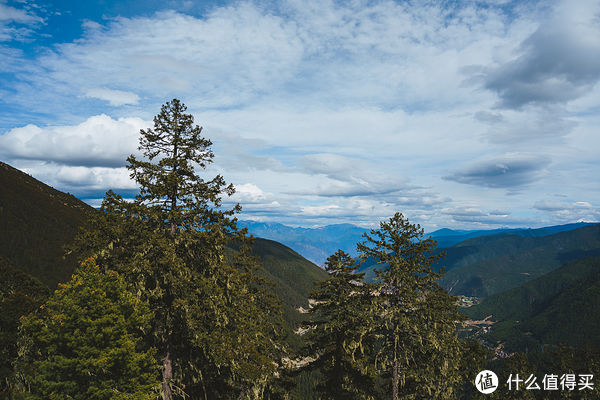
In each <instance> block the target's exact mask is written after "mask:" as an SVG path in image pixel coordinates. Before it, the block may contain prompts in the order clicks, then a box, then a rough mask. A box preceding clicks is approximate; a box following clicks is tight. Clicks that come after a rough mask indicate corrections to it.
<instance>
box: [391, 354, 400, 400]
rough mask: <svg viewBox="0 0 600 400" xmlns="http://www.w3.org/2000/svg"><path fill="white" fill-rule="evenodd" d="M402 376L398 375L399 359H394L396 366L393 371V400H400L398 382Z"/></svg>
mask: <svg viewBox="0 0 600 400" xmlns="http://www.w3.org/2000/svg"><path fill="white" fill-rule="evenodd" d="M399 381H400V377H399V376H398V360H397V359H396V360H394V367H393V371H392V400H398V382H399Z"/></svg>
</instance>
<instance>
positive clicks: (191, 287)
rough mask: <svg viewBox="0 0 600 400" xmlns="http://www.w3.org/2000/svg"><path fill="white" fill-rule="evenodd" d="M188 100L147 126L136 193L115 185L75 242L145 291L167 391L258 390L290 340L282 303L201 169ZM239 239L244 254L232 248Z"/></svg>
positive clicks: (135, 173) (203, 394)
mask: <svg viewBox="0 0 600 400" xmlns="http://www.w3.org/2000/svg"><path fill="white" fill-rule="evenodd" d="M185 111H186V107H185V105H184V104H183V103H181V102H180V101H179V100H177V99H174V100H172V101H170V102H168V103H166V104H164V105H163V106H162V108H161V112H160V113H159V114H158V115H157V116H156V117H155V118H154V128H153V129H146V130H141V132H140V134H141V137H140V147H139V148H140V150H142V152H143V155H144V158H143V159H137V158H136V157H135V156H133V155H132V156H130V157H129V158H128V168H129V170H130V171H131V177H132V178H133V179H135V181H136V182H137V183H138V184H139V186H140V194H139V196H137V198H136V200H135V201H134V202H131V203H129V202H125V201H124V200H123V199H122V198H121V197H120V196H118V195H116V194H114V193H112V192H109V193H107V196H106V197H105V199H104V202H103V205H102V208H101V211H102V212H101V213H100V214H99V215H97V216H96V217H95V223H93V224H92V229H91V230H88V231H87V232H85V233H84V234H82V235H80V237H79V240H78V244H77V245H76V248H77V250H78V251H79V252H80V253H83V254H84V255H89V254H92V255H94V256H95V257H96V258H97V260H98V263H99V264H100V265H106V266H110V268H115V269H117V271H119V272H120V273H122V274H123V276H124V277H125V278H126V279H127V281H128V282H129V284H130V286H131V289H132V290H134V291H135V292H137V293H138V295H139V296H140V297H142V298H144V299H147V300H148V302H149V304H150V307H151V309H152V311H153V312H154V319H153V321H152V330H151V335H150V338H149V339H150V343H151V344H152V345H153V346H155V347H156V348H157V349H158V352H159V357H160V359H161V362H162V377H161V381H162V385H161V393H162V397H163V398H164V399H166V400H171V399H173V398H194V399H210V398H230V397H231V398H234V397H236V398H237V397H246V398H250V397H253V396H255V394H256V393H260V392H261V391H262V390H264V389H265V387H266V386H268V384H269V381H270V379H271V378H272V377H273V375H274V371H275V369H276V368H277V361H278V360H279V355H280V352H281V351H282V347H281V346H280V344H279V342H278V335H279V334H280V332H281V329H280V327H279V321H280V319H281V312H280V306H279V304H278V303H277V299H276V298H274V296H272V295H270V294H269V293H268V292H267V290H266V287H265V283H264V282H263V281H261V280H260V279H258V278H257V276H256V274H255V273H254V272H255V270H256V268H257V263H256V260H255V259H254V258H253V257H252V256H251V254H249V240H248V238H247V237H246V236H245V231H240V230H238V229H237V227H236V223H235V218H234V217H233V216H234V214H235V213H236V212H237V211H239V210H240V207H239V205H236V206H235V207H234V208H233V209H230V210H223V209H222V208H221V201H222V200H221V199H222V197H223V196H228V195H231V194H233V192H234V188H233V186H232V185H227V184H226V183H225V180H224V179H223V177H221V176H220V175H217V176H216V177H214V178H213V179H210V180H205V179H203V178H202V177H201V176H200V175H199V174H198V172H197V171H201V170H203V169H205V168H206V167H207V166H208V165H209V164H210V163H211V162H212V159H213V153H212V151H211V149H210V146H211V144H212V143H211V142H210V140H208V139H205V138H203V137H202V136H201V132H202V128H200V127H199V126H198V125H194V123H193V122H194V119H193V117H192V115H190V114H186V113H185ZM232 245H234V246H235V247H236V248H237V249H238V251H237V252H236V253H237V255H236V256H227V252H228V250H227V249H228V248H230V247H231V246H232Z"/></svg>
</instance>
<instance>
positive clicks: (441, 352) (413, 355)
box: [358, 213, 462, 400]
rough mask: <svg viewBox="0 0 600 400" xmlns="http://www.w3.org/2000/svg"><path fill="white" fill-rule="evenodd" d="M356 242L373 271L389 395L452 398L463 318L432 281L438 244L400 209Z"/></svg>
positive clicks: (380, 362) (380, 356) (379, 362)
mask: <svg viewBox="0 0 600 400" xmlns="http://www.w3.org/2000/svg"><path fill="white" fill-rule="evenodd" d="M364 236H365V241H364V242H363V243H360V244H359V245H358V248H359V250H360V251H361V253H362V258H363V259H367V258H370V259H372V260H375V262H377V263H379V264H380V265H381V266H382V268H381V269H379V270H377V281H378V282H379V289H378V296H376V299H377V302H378V304H379V307H380V309H379V311H378V313H377V316H378V318H379V321H378V324H377V325H378V329H377V330H376V331H375V335H376V336H377V337H378V338H379V346H378V355H377V358H376V363H377V366H378V368H380V369H381V370H382V371H383V372H384V373H385V374H387V375H388V376H389V377H390V380H391V387H390V389H391V390H390V391H391V396H390V397H391V398H392V399H393V400H398V399H399V398H424V399H430V398H436V399H452V398H455V397H456V386H457V385H458V383H459V380H460V375H459V373H458V368H459V358H460V343H459V341H458V338H457V336H456V324H457V323H458V321H460V320H461V319H462V316H461V315H460V314H458V312H457V308H458V307H457V302H456V299H455V298H454V297H452V296H450V295H449V294H448V293H447V292H446V291H445V290H444V289H443V288H442V287H440V286H439V285H438V283H437V282H436V281H437V279H438V278H439V277H440V276H441V274H440V273H437V272H435V271H433V270H432V269H431V266H432V265H433V264H434V263H435V262H436V261H437V260H438V259H439V255H438V256H436V255H434V254H433V250H434V248H435V246H436V242H435V241H433V240H432V239H429V238H427V239H425V238H424V237H423V236H424V231H423V229H422V228H421V227H420V226H418V225H413V224H411V223H410V222H409V221H408V220H407V219H406V218H404V216H403V215H402V214H400V213H396V214H395V215H394V216H393V217H392V218H390V219H389V221H386V222H381V224H380V228H379V229H378V230H371V232H370V234H365V235H364Z"/></svg>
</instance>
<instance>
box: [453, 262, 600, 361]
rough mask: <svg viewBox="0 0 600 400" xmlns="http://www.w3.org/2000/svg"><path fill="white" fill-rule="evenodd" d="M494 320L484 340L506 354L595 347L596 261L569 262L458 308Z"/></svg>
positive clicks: (599, 310)
mask: <svg viewBox="0 0 600 400" xmlns="http://www.w3.org/2000/svg"><path fill="white" fill-rule="evenodd" d="M463 313H465V314H467V315H468V316H470V317H471V318H472V319H475V320H481V319H483V318H485V317H487V316H489V315H491V316H492V317H491V320H492V321H496V323H495V324H494V325H493V327H492V330H491V332H490V333H488V334H486V335H485V338H486V339H487V340H488V341H490V342H493V343H496V342H504V343H506V345H507V348H508V349H509V350H520V351H523V350H526V349H529V350H533V349H535V348H537V347H538V346H539V345H540V344H559V343H562V344H566V345H570V346H575V347H583V346H585V345H588V344H589V345H592V346H595V347H600V257H590V258H585V259H582V260H578V261H574V262H570V263H567V264H565V265H563V266H562V267H560V268H558V269H555V270H554V271H552V272H550V273H548V274H546V275H544V276H542V277H540V278H537V279H535V280H533V281H531V282H528V283H525V284H523V285H521V286H519V287H517V288H514V289H511V290H508V291H506V292H503V293H499V294H496V295H494V296H490V297H488V298H486V299H484V300H483V301H482V302H481V303H480V304H478V305H475V306H473V307H470V308H466V309H463Z"/></svg>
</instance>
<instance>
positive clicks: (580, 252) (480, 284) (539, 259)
mask: <svg viewBox="0 0 600 400" xmlns="http://www.w3.org/2000/svg"><path fill="white" fill-rule="evenodd" d="M447 250H448V253H449V256H450V257H449V260H448V261H450V263H449V264H446V262H444V264H445V265H448V268H447V269H448V272H447V273H446V275H444V277H443V278H442V280H441V283H442V284H443V285H444V286H445V287H447V288H449V289H450V290H451V291H452V293H454V294H462V295H467V296H477V297H485V296H489V295H493V294H495V293H500V292H502V291H505V290H508V289H511V288H514V287H517V286H519V285H521V284H523V283H525V282H527V281H530V280H532V279H535V278H537V277H540V276H542V275H544V274H546V273H548V272H550V271H552V270H554V269H556V268H558V267H559V266H561V265H562V264H564V263H566V262H569V261H574V260H578V259H581V258H585V257H589V256H600V225H592V226H586V227H583V228H579V229H575V230H572V231H567V232H560V233H556V234H553V235H549V236H543V237H523V236H519V235H512V234H501V235H494V236H484V237H479V238H475V239H470V240H467V241H465V242H462V243H459V244H458V245H456V246H454V248H450V249H447ZM456 252H463V253H464V254H462V255H460V256H459V257H456V258H452V257H453V255H458V254H455V253H456Z"/></svg>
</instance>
